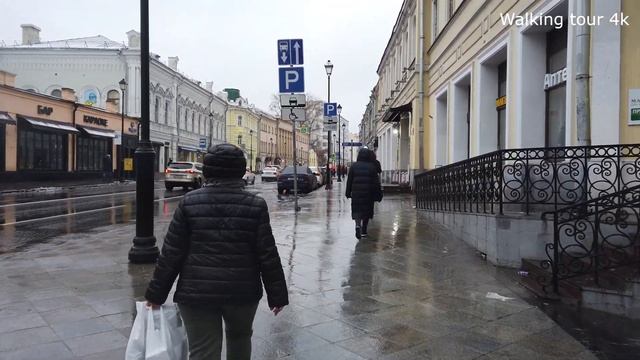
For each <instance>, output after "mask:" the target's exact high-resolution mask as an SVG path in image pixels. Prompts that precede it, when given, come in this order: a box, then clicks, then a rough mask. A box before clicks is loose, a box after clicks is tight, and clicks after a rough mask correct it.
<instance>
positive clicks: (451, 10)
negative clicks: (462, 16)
mask: <svg viewBox="0 0 640 360" xmlns="http://www.w3.org/2000/svg"><path fill="white" fill-rule="evenodd" d="M455 6H456V5H455V1H454V0H449V8H448V9H447V10H448V15H449V16H448V17H449V19H451V17H452V16H453V13H454V12H455V11H456V9H455Z"/></svg>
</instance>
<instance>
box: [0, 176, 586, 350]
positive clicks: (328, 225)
mask: <svg viewBox="0 0 640 360" xmlns="http://www.w3.org/2000/svg"><path fill="white" fill-rule="evenodd" d="M341 194H342V191H341V189H340V188H339V186H336V187H335V188H334V190H332V191H330V192H327V191H325V190H324V189H320V190H317V191H315V192H314V193H312V194H311V195H309V196H307V197H305V198H303V199H301V201H300V205H301V206H302V211H301V213H300V214H299V215H298V216H297V217H296V216H294V213H293V211H292V208H293V204H291V203H279V204H270V207H271V209H272V211H271V219H272V226H273V229H274V233H275V236H276V240H277V243H278V248H279V251H280V256H281V258H282V263H283V266H284V269H285V276H286V278H287V281H288V285H289V292H290V301H291V305H290V306H288V307H286V308H285V310H284V311H283V313H282V314H280V315H279V316H277V317H274V316H273V315H272V314H271V313H270V312H269V311H268V308H267V305H266V303H265V301H262V303H261V305H260V307H259V310H258V313H257V315H256V321H255V324H254V337H253V353H254V356H253V358H254V359H277V358H283V359H305V360H312V359H331V360H339V359H377V358H381V359H595V356H593V355H592V354H591V353H590V352H589V351H588V350H586V349H585V348H584V346H583V345H581V344H580V343H579V342H578V341H576V340H575V339H573V338H572V337H571V336H569V335H568V334H567V333H566V332H565V331H564V330H562V329H561V328H560V327H559V326H558V325H556V324H555V323H554V322H553V321H551V320H550V319H549V318H548V317H547V316H546V315H545V314H544V313H543V312H541V311H540V310H538V309H537V308H536V307H534V306H531V305H529V304H528V303H527V302H525V301H524V300H523V299H522V298H521V297H519V295H518V294H519V291H518V289H517V285H516V284H515V283H513V282H510V281H509V280H508V279H506V280H505V279H504V276H501V271H500V270H499V269H496V268H495V267H493V266H491V265H488V264H487V263H486V262H485V261H484V260H482V259H481V257H480V256H478V255H477V254H476V253H475V252H474V251H473V250H472V249H470V248H469V247H467V246H466V245H465V244H464V243H463V242H461V241H459V240H457V239H454V238H452V237H451V236H450V235H449V234H448V233H447V232H446V231H445V230H444V229H443V228H441V227H440V226H438V225H436V224H433V223H431V222H430V221H429V220H428V219H426V218H425V217H423V216H422V215H421V214H420V213H417V212H416V210H415V209H413V202H412V198H411V196H407V195H400V194H398V195H389V196H385V200H384V201H383V202H382V203H381V204H379V205H378V206H377V213H376V217H375V219H374V221H373V222H372V224H371V225H370V230H369V235H370V236H369V238H367V239H362V240H360V241H358V240H357V239H355V237H354V229H353V223H352V221H351V220H350V208H349V202H348V201H347V200H346V199H344V198H343V197H342V196H340V195H341ZM168 215H170V214H168ZM168 220H169V216H162V217H160V218H158V220H157V222H156V236H157V238H158V239H162V235H163V234H164V232H165V231H166V228H167V226H168ZM133 234H134V225H126V226H110V227H104V228H99V229H94V230H93V231H92V232H91V233H84V234H71V235H66V236H62V237H58V238H55V239H53V240H52V241H49V242H48V243H45V244H40V245H37V246H34V247H32V248H30V249H28V250H27V251H25V252H21V253H15V254H6V255H2V256H0V288H2V292H1V293H0V359H4V360H9V359H21V360H22V359H87V360H89V359H93V360H96V359H114V360H116V359H123V354H124V347H125V346H126V341H127V337H128V335H129V331H130V327H131V324H132V322H133V310H134V308H135V306H134V301H135V300H141V296H142V295H143V294H144V290H145V288H146V285H147V282H148V280H149V276H150V274H151V272H152V270H153V266H149V265H129V264H128V263H127V252H128V250H129V247H130V243H131V238H132V236H133ZM264 300H266V299H264Z"/></svg>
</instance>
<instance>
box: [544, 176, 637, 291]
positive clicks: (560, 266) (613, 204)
mask: <svg viewBox="0 0 640 360" xmlns="http://www.w3.org/2000/svg"><path fill="white" fill-rule="evenodd" d="M543 215H544V216H545V217H548V216H553V228H554V240H553V243H550V244H547V245H546V249H545V250H546V253H547V259H546V260H543V261H541V263H540V265H541V267H542V268H544V269H551V272H552V276H551V278H549V277H548V276H539V277H538V278H537V279H536V281H538V283H539V284H540V285H541V286H542V289H543V290H544V291H545V292H547V293H548V292H549V290H550V289H549V286H552V288H553V291H554V292H555V293H558V283H559V281H561V280H565V279H569V278H572V277H576V276H580V275H592V276H593V279H594V281H595V283H596V284H597V283H598V281H599V275H600V272H601V271H602V270H606V269H611V268H615V267H619V266H623V265H631V264H635V263H640V247H639V246H640V233H639V232H638V230H639V229H638V224H639V223H640V186H634V187H632V188H629V189H626V190H623V191H619V192H616V193H613V194H609V195H605V196H601V197H599V198H597V199H593V200H589V201H587V202H583V203H580V204H576V205H573V206H568V207H564V208H561V209H558V210H556V211H553V212H549V213H545V214H543Z"/></svg>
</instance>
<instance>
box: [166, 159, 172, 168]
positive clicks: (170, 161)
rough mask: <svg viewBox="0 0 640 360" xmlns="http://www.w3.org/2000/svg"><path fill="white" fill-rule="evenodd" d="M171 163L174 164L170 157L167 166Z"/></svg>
mask: <svg viewBox="0 0 640 360" xmlns="http://www.w3.org/2000/svg"><path fill="white" fill-rule="evenodd" d="M171 164H173V159H172V158H169V161H167V167H169V166H170V165H171Z"/></svg>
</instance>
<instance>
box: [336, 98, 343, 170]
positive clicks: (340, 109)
mask: <svg viewBox="0 0 640 360" xmlns="http://www.w3.org/2000/svg"><path fill="white" fill-rule="evenodd" d="M341 113H342V105H340V104H338V143H337V144H336V145H337V149H338V151H334V152H335V153H337V155H338V156H336V163H337V169H336V171H337V172H338V182H342V171H341V169H340V159H341V158H342V156H343V155H342V153H341V152H340V120H341V119H340V118H341V116H340V114H341ZM343 152H344V151H343Z"/></svg>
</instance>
